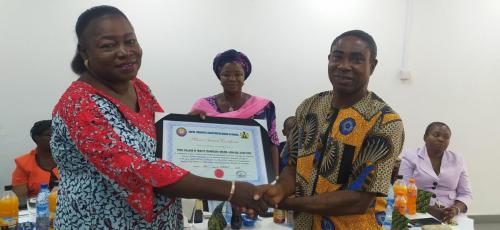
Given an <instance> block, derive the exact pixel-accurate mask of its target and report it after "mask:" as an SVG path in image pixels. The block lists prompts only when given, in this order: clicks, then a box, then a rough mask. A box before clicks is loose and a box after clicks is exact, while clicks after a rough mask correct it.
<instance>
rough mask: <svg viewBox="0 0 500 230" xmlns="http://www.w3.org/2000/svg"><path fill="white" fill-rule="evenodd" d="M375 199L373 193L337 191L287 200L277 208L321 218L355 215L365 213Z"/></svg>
mask: <svg viewBox="0 0 500 230" xmlns="http://www.w3.org/2000/svg"><path fill="white" fill-rule="evenodd" d="M375 197H376V194H375V193H369V192H357V191H350V190H339V191H334V192H326V193H322V194H319V195H315V196H310V197H297V198H288V199H285V200H284V201H283V202H281V203H280V204H279V205H278V207H279V208H280V209H291V210H295V211H300V212H307V213H312V214H318V215H322V216H343V215H357V214H363V213H366V210H367V209H368V207H369V206H370V204H372V202H373V201H374V200H375Z"/></svg>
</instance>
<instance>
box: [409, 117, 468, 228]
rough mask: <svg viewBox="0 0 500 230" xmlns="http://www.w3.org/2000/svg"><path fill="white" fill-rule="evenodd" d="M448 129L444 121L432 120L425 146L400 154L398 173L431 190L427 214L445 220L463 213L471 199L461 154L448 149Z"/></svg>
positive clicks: (425, 135) (449, 132) (425, 137)
mask: <svg viewBox="0 0 500 230" xmlns="http://www.w3.org/2000/svg"><path fill="white" fill-rule="evenodd" d="M450 137H451V130H450V128H449V127H448V125H446V124H445V123H442V122H432V123H430V124H429V125H428V126H427V129H426V130H425V134H424V142H425V145H424V146H423V147H422V148H418V149H416V150H413V151H406V152H404V153H403V160H402V161H401V166H400V168H399V174H400V175H403V178H404V179H405V180H406V181H408V179H410V178H415V179H416V181H417V187H418V188H419V189H423V190H426V191H430V192H432V193H434V195H433V196H432V199H431V203H430V206H431V208H430V209H429V213H430V214H432V215H433V216H435V217H436V218H439V219H441V220H443V221H445V222H448V221H449V220H451V219H452V218H453V217H455V216H456V215H458V214H460V213H465V212H467V210H468V207H469V206H470V203H471V201H472V191H471V189H470V186H469V177H468V175H467V172H466V170H465V164H464V161H463V159H462V157H461V156H460V155H458V154H456V153H454V152H452V151H449V150H447V147H448V144H449V143H450Z"/></svg>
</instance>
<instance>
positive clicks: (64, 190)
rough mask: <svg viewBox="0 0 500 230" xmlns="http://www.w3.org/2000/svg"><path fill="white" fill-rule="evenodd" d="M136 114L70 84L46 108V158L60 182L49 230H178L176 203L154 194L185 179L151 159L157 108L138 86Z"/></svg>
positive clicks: (103, 95) (177, 170)
mask: <svg viewBox="0 0 500 230" xmlns="http://www.w3.org/2000/svg"><path fill="white" fill-rule="evenodd" d="M132 83H133V85H134V87H135V91H136V94H137V98H138V105H139V112H135V111H133V110H131V109H130V108H129V107H127V106H125V105H124V104H122V103H120V102H119V101H118V100H116V99H115V98H113V97H111V96H109V95H107V94H106V93H104V92H102V91H100V90H97V89H95V88H93V87H92V86H90V85H89V84H87V83H84V82H81V81H75V82H73V83H72V84H71V86H70V87H69V88H68V89H67V90H66V92H65V93H64V94H63V96H62V97H61V99H60V100H59V102H58V103H57V105H56V106H55V108H54V111H53V119H52V123H53V124H52V129H53V135H52V140H51V148H52V154H53V156H54V159H55V161H56V162H57V165H58V168H59V173H60V175H61V185H60V190H59V196H58V202H57V205H58V206H57V214H56V221H55V225H56V228H57V229H77V228H78V229H82V228H83V229H95V228H112V229H179V228H182V214H181V208H180V202H179V199H176V198H168V197H164V196H160V195H156V194H155V193H154V191H153V189H154V188H158V187H163V186H166V185H169V184H172V183H175V182H177V181H179V180H180V179H181V178H182V177H183V176H184V175H186V174H188V172H187V171H186V170H183V169H181V168H179V167H177V166H175V165H173V164H172V163H170V162H167V161H164V160H161V159H157V158H155V150H156V131H155V126H154V113H155V112H160V111H162V108H161V107H160V105H159V104H158V102H157V101H156V100H155V98H154V97H153V95H152V94H151V92H150V90H149V88H148V87H147V86H146V84H144V83H143V82H142V81H140V80H139V79H135V80H133V81H132Z"/></svg>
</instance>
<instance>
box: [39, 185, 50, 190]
mask: <svg viewBox="0 0 500 230" xmlns="http://www.w3.org/2000/svg"><path fill="white" fill-rule="evenodd" d="M40 188H41V189H49V185H48V184H41V185H40Z"/></svg>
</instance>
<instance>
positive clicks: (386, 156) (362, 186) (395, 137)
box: [349, 114, 404, 196]
mask: <svg viewBox="0 0 500 230" xmlns="http://www.w3.org/2000/svg"><path fill="white" fill-rule="evenodd" d="M393 117H394V119H393V120H392V121H387V122H385V123H384V124H379V125H376V127H374V128H373V129H372V131H371V132H370V133H368V135H367V136H366V137H365V140H364V141H363V145H362V147H361V150H360V153H359V157H358V159H356V161H355V163H354V165H353V166H354V167H353V175H352V178H351V180H350V183H349V188H350V189H351V190H355V191H364V192H372V193H377V194H379V195H383V196H385V195H387V192H388V190H389V187H390V181H391V174H392V170H393V165H394V161H395V160H396V158H397V157H398V156H399V154H400V153H401V149H402V146H403V141H404V130H403V122H402V121H401V119H400V118H399V116H398V115H397V114H393ZM380 122H382V121H380Z"/></svg>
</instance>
